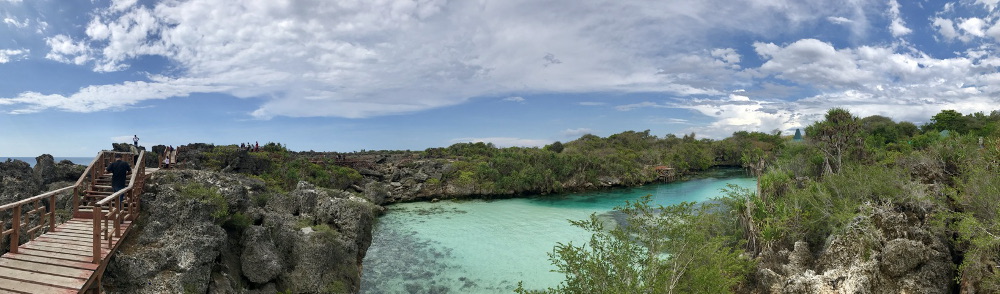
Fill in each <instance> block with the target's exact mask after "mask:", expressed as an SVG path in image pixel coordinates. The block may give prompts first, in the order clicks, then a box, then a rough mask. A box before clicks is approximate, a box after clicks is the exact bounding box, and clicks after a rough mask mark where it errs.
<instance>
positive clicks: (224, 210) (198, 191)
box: [179, 182, 229, 221]
mask: <svg viewBox="0 0 1000 294" xmlns="http://www.w3.org/2000/svg"><path fill="white" fill-rule="evenodd" d="M179 190H180V191H179V192H180V195H181V196H182V197H186V198H188V199H193V200H196V201H198V202H201V203H204V204H208V205H211V206H213V207H214V208H215V210H214V211H213V212H212V218H213V219H215V220H216V221H223V220H225V219H227V218H228V216H229V203H228V202H227V201H226V198H225V197H223V196H222V194H219V192H218V191H216V190H215V189H212V188H209V187H206V186H205V185H203V184H201V183H196V182H191V183H188V184H186V185H184V186H181V187H180V189H179Z"/></svg>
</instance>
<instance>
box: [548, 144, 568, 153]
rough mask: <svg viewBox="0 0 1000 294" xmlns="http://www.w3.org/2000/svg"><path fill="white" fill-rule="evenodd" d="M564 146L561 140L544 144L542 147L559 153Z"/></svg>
mask: <svg viewBox="0 0 1000 294" xmlns="http://www.w3.org/2000/svg"><path fill="white" fill-rule="evenodd" d="M564 148H565V147H563V144H562V142H559V141H555V142H553V143H552V144H549V145H546V146H545V148H544V149H545V150H548V151H552V152H555V153H561V152H562V151H563V149H564Z"/></svg>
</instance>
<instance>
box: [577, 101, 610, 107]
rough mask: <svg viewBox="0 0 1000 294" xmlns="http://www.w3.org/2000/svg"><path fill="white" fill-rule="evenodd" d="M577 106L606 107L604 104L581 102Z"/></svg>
mask: <svg viewBox="0 0 1000 294" xmlns="http://www.w3.org/2000/svg"><path fill="white" fill-rule="evenodd" d="M578 104H580V105H583V106H604V105H608V104H607V103H605V102H593V101H583V102H580V103H578Z"/></svg>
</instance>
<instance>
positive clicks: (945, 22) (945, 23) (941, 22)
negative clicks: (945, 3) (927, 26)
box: [931, 17, 959, 41]
mask: <svg viewBox="0 0 1000 294" xmlns="http://www.w3.org/2000/svg"><path fill="white" fill-rule="evenodd" d="M931 25H933V26H934V27H937V29H938V33H939V34H941V36H943V37H944V38H945V39H946V40H949V41H950V40H954V39H955V38H958V36H959V34H958V31H957V30H955V23H954V22H952V21H951V20H950V19H945V18H940V17H935V18H934V21H933V22H932V23H931Z"/></svg>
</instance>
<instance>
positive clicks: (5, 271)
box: [0, 267, 89, 289]
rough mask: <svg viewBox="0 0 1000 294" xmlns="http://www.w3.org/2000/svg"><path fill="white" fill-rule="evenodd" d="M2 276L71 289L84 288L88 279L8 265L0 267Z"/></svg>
mask: <svg viewBox="0 0 1000 294" xmlns="http://www.w3.org/2000/svg"><path fill="white" fill-rule="evenodd" d="M0 277H6V278H8V279H13V280H21V281H32V282H35V283H39V284H45V285H52V286H58V287H64V288H70V289H81V288H83V285H84V284H86V283H87V279H79V278H70V277H61V276H54V275H49V274H43V273H36V272H32V271H26V270H19V269H13V268H6V267H0ZM88 278H89V277H88Z"/></svg>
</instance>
